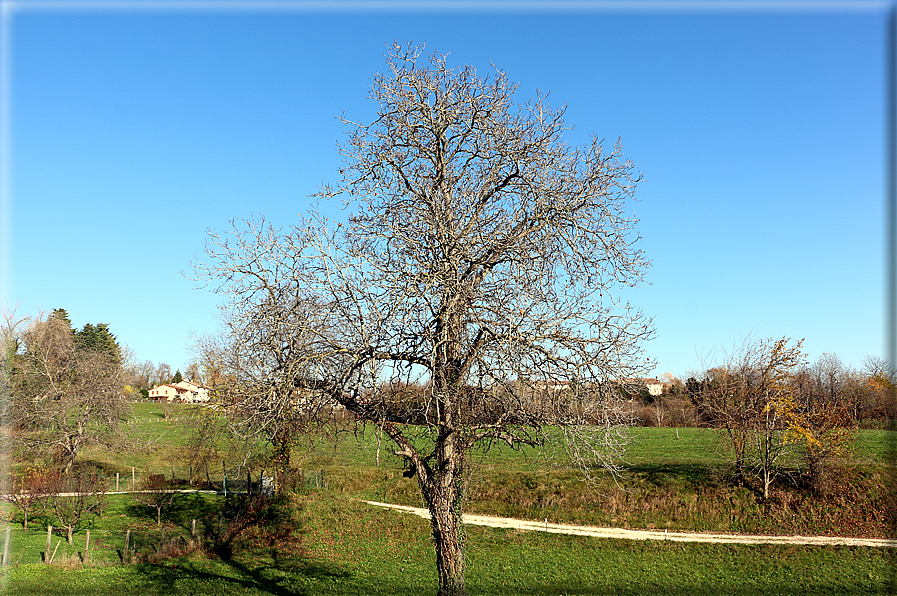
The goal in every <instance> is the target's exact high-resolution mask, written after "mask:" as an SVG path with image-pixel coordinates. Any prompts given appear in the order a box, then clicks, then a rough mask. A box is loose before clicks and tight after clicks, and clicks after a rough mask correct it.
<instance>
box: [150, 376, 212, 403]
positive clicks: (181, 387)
mask: <svg viewBox="0 0 897 596" xmlns="http://www.w3.org/2000/svg"><path fill="white" fill-rule="evenodd" d="M149 398H150V399H152V400H154V401H183V402H186V403H191V404H193V403H203V402H207V401H209V390H208V389H206V388H205V387H203V386H202V385H197V384H196V383H191V382H190V381H181V382H179V383H174V384H166V385H159V386H158V387H153V388H152V389H150V392H149Z"/></svg>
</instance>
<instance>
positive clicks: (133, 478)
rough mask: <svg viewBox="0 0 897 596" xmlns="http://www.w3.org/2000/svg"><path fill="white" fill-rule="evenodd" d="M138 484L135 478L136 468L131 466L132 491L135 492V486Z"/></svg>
mask: <svg viewBox="0 0 897 596" xmlns="http://www.w3.org/2000/svg"><path fill="white" fill-rule="evenodd" d="M136 484H137V478H136V476H134V466H131V490H134V486H135V485H136Z"/></svg>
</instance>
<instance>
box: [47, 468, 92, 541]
mask: <svg viewBox="0 0 897 596" xmlns="http://www.w3.org/2000/svg"><path fill="white" fill-rule="evenodd" d="M54 472H55V473H51V474H49V475H48V477H49V478H50V481H49V484H48V486H49V488H48V490H47V492H48V494H49V503H50V507H51V508H52V509H53V513H55V515H56V519H58V520H59V523H60V524H61V525H62V527H63V528H65V530H66V538H67V540H68V543H69V544H72V536H73V535H74V533H75V530H76V529H77V528H78V527H79V526H80V524H81V522H83V521H84V520H85V519H86V518H87V517H89V516H90V515H91V514H99V512H100V511H101V510H102V507H103V499H104V497H105V494H106V480H105V478H103V477H102V475H101V474H100V473H99V472H98V471H97V470H96V469H78V470H76V471H74V472H64V471H62V470H55V471H54Z"/></svg>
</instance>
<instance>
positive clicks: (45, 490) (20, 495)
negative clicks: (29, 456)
mask: <svg viewBox="0 0 897 596" xmlns="http://www.w3.org/2000/svg"><path fill="white" fill-rule="evenodd" d="M55 480H56V479H55V477H54V476H49V475H48V472H47V470H44V469H42V468H40V467H37V466H23V467H22V468H21V469H20V470H19V471H17V472H15V473H14V474H13V476H12V488H11V490H10V491H9V492H5V493H3V494H0V500H2V501H6V502H7V503H10V504H11V505H13V506H14V507H16V508H18V509H19V511H21V512H22V529H24V530H27V529H28V512H29V511H31V509H32V508H34V507H35V506H38V505H41V504H42V503H44V502H45V500H46V499H47V497H48V496H49V495H50V493H51V492H52V490H53V485H54V484H55Z"/></svg>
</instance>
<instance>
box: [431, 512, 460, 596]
mask: <svg viewBox="0 0 897 596" xmlns="http://www.w3.org/2000/svg"><path fill="white" fill-rule="evenodd" d="M452 500H453V499H452V498H451V497H448V496H443V495H438V496H434V499H433V503H431V504H430V516H431V525H432V529H433V542H434V547H435V549H436V569H437V571H438V573H439V596H464V595H466V594H467V590H466V588H465V586H464V563H465V554H464V542H463V532H464V530H463V526H462V522H461V511H460V507H459V506H458V507H456V506H454V505H453V504H452ZM454 500H456V501H457V500H459V499H458V498H457V497H456V498H455V499H454ZM458 505H460V503H459V504H458Z"/></svg>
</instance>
